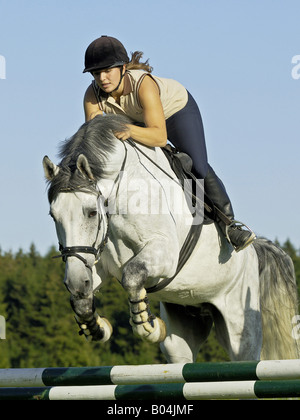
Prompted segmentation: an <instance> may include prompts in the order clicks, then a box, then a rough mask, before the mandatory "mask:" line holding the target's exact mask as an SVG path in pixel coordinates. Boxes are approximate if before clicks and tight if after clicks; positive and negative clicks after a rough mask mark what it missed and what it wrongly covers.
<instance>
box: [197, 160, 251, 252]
mask: <svg viewBox="0 0 300 420" xmlns="http://www.w3.org/2000/svg"><path fill="white" fill-rule="evenodd" d="M204 190H205V193H206V194H207V196H208V197H209V199H210V200H211V201H212V202H213V204H214V205H215V207H217V208H218V209H219V210H221V212H222V213H223V214H224V215H225V216H226V217H225V218H224V217H223V219H222V215H220V214H218V212H216V217H215V221H216V222H217V223H218V225H219V227H220V228H221V231H222V232H223V234H224V235H225V237H226V238H227V239H228V241H229V242H230V243H231V244H232V245H233V247H234V249H235V250H236V251H237V252H238V251H240V250H242V249H244V248H246V247H247V246H248V245H250V244H251V243H252V242H253V241H254V239H255V234H254V233H253V232H252V231H250V230H249V228H247V230H245V229H242V227H243V226H245V225H244V224H242V223H240V222H237V221H236V220H234V213H233V208H232V205H231V202H230V199H229V197H228V194H227V192H226V189H225V186H224V184H223V182H222V181H221V180H220V178H218V176H217V175H216V174H215V172H214V170H213V169H212V167H211V166H209V169H208V173H207V175H206V177H205V179H204ZM225 219H228V220H225ZM245 227H247V226H245Z"/></svg>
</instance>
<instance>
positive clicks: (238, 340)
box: [213, 289, 262, 361]
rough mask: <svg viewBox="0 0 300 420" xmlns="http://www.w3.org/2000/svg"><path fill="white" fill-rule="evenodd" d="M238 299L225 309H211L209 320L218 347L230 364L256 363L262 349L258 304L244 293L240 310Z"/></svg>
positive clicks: (249, 294)
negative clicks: (225, 354) (214, 332)
mask: <svg viewBox="0 0 300 420" xmlns="http://www.w3.org/2000/svg"><path fill="white" fill-rule="evenodd" d="M237 302H238V299H237V297H236V296H233V300H231V301H230V299H228V300H227V305H225V306H224V307H223V308H222V309H221V308H218V309H217V308H216V307H215V308H214V310H213V318H214V324H215V328H216V335H217V339H218V341H219V343H220V344H221V345H222V347H223V348H224V349H225V350H226V351H227V352H228V354H229V356H230V359H231V360H233V361H242V360H259V359H260V352H261V348H262V324H261V314H260V310H259V302H258V301H257V299H254V298H253V299H252V302H251V292H250V289H248V291H247V294H246V298H245V302H244V306H242V307H240V306H239V305H237Z"/></svg>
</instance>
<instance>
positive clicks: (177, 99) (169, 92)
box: [92, 70, 188, 122]
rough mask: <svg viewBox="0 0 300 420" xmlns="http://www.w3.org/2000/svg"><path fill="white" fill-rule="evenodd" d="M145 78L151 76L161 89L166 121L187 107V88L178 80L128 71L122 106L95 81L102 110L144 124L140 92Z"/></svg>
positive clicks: (95, 90)
mask: <svg viewBox="0 0 300 420" xmlns="http://www.w3.org/2000/svg"><path fill="white" fill-rule="evenodd" d="M145 76H150V77H151V78H152V79H153V80H154V81H155V82H156V84H157V86H158V88H159V93H160V99H161V102H162V106H163V110H164V115H165V119H166V120H167V119H168V118H169V117H171V116H172V115H174V114H175V113H176V112H177V111H180V110H181V109H182V108H184V107H185V105H186V104H187V101H188V93H187V90H186V89H185V87H184V86H182V85H181V84H180V83H179V82H177V81H176V80H172V79H164V78H161V77H157V76H153V75H152V74H150V73H147V72H145V71H143V70H127V72H126V74H125V76H124V91H123V95H122V96H121V98H120V105H119V104H118V103H117V102H116V101H115V99H114V98H113V97H112V96H110V95H108V94H106V93H105V92H103V91H102V90H101V89H100V88H99V86H98V85H97V83H96V82H95V80H93V82H92V86H93V89H94V92H95V96H96V98H97V100H98V105H99V108H100V110H101V111H103V112H105V113H106V114H123V115H124V114H125V115H127V116H128V117H130V118H131V119H132V120H133V121H136V122H144V118H143V108H142V106H141V104H140V101H139V96H138V91H139V88H140V85H141V83H142V81H143V80H144V77H145Z"/></svg>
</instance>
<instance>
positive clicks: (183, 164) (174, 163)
mask: <svg viewBox="0 0 300 420" xmlns="http://www.w3.org/2000/svg"><path fill="white" fill-rule="evenodd" d="M161 150H162V151H163V152H164V154H165V156H166V158H167V159H168V161H169V164H170V166H171V168H172V170H173V172H174V173H175V175H176V177H177V178H178V181H179V182H180V183H181V186H182V188H183V189H184V192H185V194H186V195H189V196H190V197H192V200H188V204H189V205H190V204H192V208H190V210H191V212H192V214H193V215H194V216H195V212H194V211H193V209H195V208H196V207H197V204H198V205H200V208H202V209H203V210H204V212H203V223H205V224H207V223H212V222H213V220H214V219H215V215H216V214H215V206H214V204H213V202H212V201H211V200H210V198H209V197H208V195H207V194H206V193H205V190H204V184H201V183H200V182H199V180H198V179H197V178H196V176H195V174H194V173H193V172H192V168H193V160H192V158H191V157H190V156H189V155H188V154H186V153H184V152H180V151H179V150H178V149H176V148H175V147H173V146H171V145H170V144H167V145H166V146H165V147H162V148H161ZM185 180H189V181H191V183H186V182H185ZM187 187H191V190H189V189H188V190H187ZM197 190H198V191H199V190H200V191H202V194H201V198H202V199H203V201H202V202H200V203H199V201H200V200H201V198H200V197H199V196H198V195H197ZM198 208H199V207H198Z"/></svg>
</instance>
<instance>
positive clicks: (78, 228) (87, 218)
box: [43, 154, 107, 298]
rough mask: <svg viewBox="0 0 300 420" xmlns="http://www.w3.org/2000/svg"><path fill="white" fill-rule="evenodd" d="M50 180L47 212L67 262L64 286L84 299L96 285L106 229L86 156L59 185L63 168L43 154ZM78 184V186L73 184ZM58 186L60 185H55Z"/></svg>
mask: <svg viewBox="0 0 300 420" xmlns="http://www.w3.org/2000/svg"><path fill="white" fill-rule="evenodd" d="M43 165H44V171H45V176H46V178H47V179H48V181H49V182H50V189H49V200H50V215H51V217H52V218H53V220H54V222H55V226H56V232H57V237H58V241H59V245H60V251H61V256H62V258H63V259H64V261H65V262H66V272H65V285H66V287H67V288H68V290H69V291H70V293H71V294H72V296H74V297H75V298H86V297H88V296H90V295H91V294H92V292H93V290H94V289H95V288H96V287H98V286H99V284H100V278H99V276H98V274H97V272H96V269H95V261H97V259H98V258H99V255H100V252H101V249H102V247H103V244H104V240H105V237H106V231H107V223H106V216H105V211H104V206H103V203H102V200H101V198H100V191H99V190H98V188H97V184H95V179H94V176H93V173H92V171H91V168H90V165H89V163H88V160H87V158H86V157H85V156H84V155H82V154H81V155H79V157H78V158H77V161H76V169H75V170H74V172H73V174H71V175H70V173H69V176H70V179H71V178H72V182H71V181H70V182H69V186H62V183H63V182H64V178H65V177H66V176H67V175H66V172H68V171H66V169H65V168H63V167H62V168H60V167H59V166H56V165H55V164H54V163H53V162H51V160H50V159H49V158H48V157H47V156H45V157H44V160H43ZM76 183H77V185H76ZM58 185H61V186H60V188H58Z"/></svg>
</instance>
